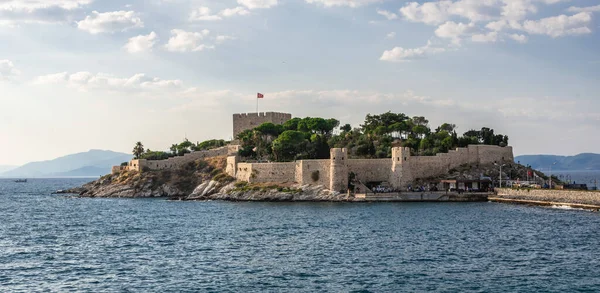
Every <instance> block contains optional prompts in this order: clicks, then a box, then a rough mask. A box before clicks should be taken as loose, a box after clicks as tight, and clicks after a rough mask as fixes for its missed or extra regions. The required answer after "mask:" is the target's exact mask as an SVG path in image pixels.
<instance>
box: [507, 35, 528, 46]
mask: <svg viewBox="0 0 600 293" xmlns="http://www.w3.org/2000/svg"><path fill="white" fill-rule="evenodd" d="M508 37H509V38H511V39H513V40H515V41H517V42H519V43H521V44H524V43H527V41H528V38H527V36H526V35H520V34H510V35H508Z"/></svg>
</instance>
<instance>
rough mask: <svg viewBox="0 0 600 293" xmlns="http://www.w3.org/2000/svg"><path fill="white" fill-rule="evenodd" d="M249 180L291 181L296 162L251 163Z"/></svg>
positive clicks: (261, 181) (262, 181)
mask: <svg viewBox="0 0 600 293" xmlns="http://www.w3.org/2000/svg"><path fill="white" fill-rule="evenodd" d="M251 165H252V166H251V168H252V173H251V176H250V182H260V183H264V182H282V183H284V182H293V181H294V175H295V173H296V163H294V162H290V163H267V164H260V163H257V164H251Z"/></svg>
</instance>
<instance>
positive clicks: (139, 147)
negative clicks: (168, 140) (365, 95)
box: [133, 141, 144, 159]
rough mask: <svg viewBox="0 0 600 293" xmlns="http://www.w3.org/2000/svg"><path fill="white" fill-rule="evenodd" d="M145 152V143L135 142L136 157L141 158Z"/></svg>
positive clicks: (134, 151)
mask: <svg viewBox="0 0 600 293" xmlns="http://www.w3.org/2000/svg"><path fill="white" fill-rule="evenodd" d="M143 154H144V145H143V144H142V142H141V141H138V142H136V143H135V146H134V147H133V156H134V157H135V158H136V159H139V158H140V157H141V156H142V155H143Z"/></svg>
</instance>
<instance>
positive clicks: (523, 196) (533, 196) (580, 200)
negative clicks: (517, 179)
mask: <svg viewBox="0 0 600 293" xmlns="http://www.w3.org/2000/svg"><path fill="white" fill-rule="evenodd" d="M496 194H497V195H496V197H497V198H500V199H513V200H525V201H539V202H551V203H565V204H587V205H600V192H597V191H585V190H581V191H580V190H550V189H520V190H518V189H509V188H498V189H496Z"/></svg>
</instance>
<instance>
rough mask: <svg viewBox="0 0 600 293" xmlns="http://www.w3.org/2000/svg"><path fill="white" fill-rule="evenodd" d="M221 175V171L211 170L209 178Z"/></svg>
mask: <svg viewBox="0 0 600 293" xmlns="http://www.w3.org/2000/svg"><path fill="white" fill-rule="evenodd" d="M221 173H223V172H222V171H221V170H219V169H214V170H212V172H210V176H211V177H215V176H217V175H219V174H221Z"/></svg>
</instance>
